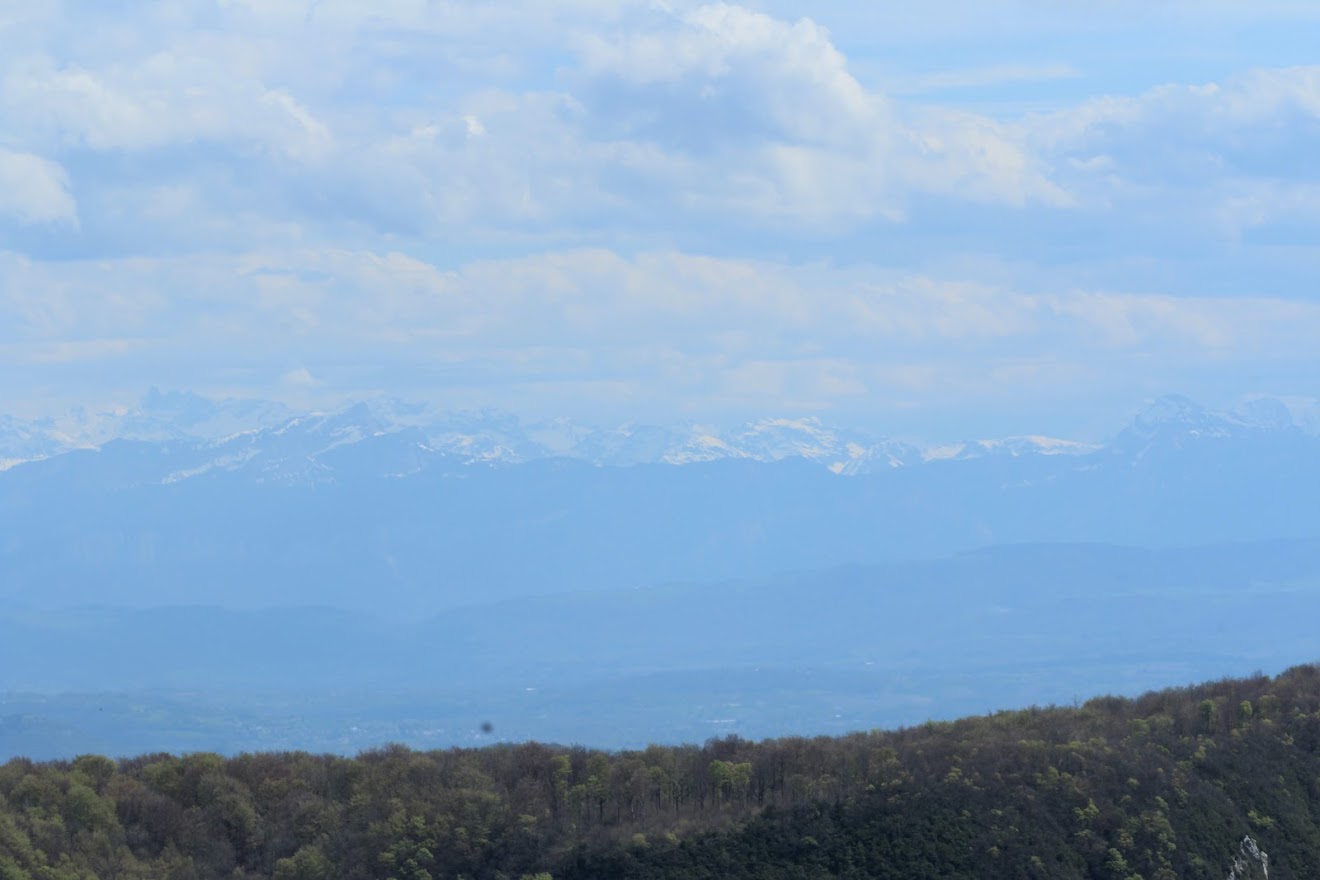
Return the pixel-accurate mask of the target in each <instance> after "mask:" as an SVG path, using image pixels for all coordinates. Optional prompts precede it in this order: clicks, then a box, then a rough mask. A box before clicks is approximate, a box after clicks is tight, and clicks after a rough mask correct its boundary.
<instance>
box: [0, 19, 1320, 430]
mask: <svg viewBox="0 0 1320 880" xmlns="http://www.w3.org/2000/svg"><path fill="white" fill-rule="evenodd" d="M1316 46H1320V4H1316V3H1314V2H1313V0H1306V2H1300V0H1298V2H1287V0H1276V2H1270V0H1261V2H1253V3H1250V4H1247V3H1242V2H1237V0H1234V2H1216V0H1202V2H1190V0H1189V2H1184V0H1160V2H1156V3H1151V2H1136V0H1131V2H1129V0H1104V2H1088V3H1082V2H1077V0H1050V2H1045V0H1002V2H999V3H993V4H990V3H984V2H979V0H978V2H972V0H928V2H925V3H922V4H913V3H901V4H900V3H892V2H888V0H877V2H874V3H856V2H842V0H818V2H814V3H811V4H803V3H798V4H794V3H788V2H781V0H765V2H747V3H744V4H728V3H715V4H703V3H688V2H680V0H669V2H664V0H649V2H609V0H558V2H554V3H550V2H543V0H502V2H499V3H494V2H488V0H482V2H476V0H471V2H428V0H375V2H372V3H365V2H348V0H315V2H309V0H209V2H207V0H169V2H163V3H150V2H137V0H134V2H128V0H99V2H56V0H50V2H42V3H31V2H28V0H0V376H3V377H4V378H3V381H0V413H9V414H14V415H20V416H34V415H42V414H51V413H52V412H54V411H56V410H60V409H63V408H67V407H69V406H72V405H85V406H109V405H124V404H127V403H129V402H131V401H133V400H135V399H137V398H138V397H140V396H141V395H142V394H143V393H144V392H145V391H146V389H148V388H150V387H152V386H158V387H162V388H170V389H188V390H195V391H199V392H201V393H205V394H208V395H214V396H237V397H260V398H269V399H276V400H281V401H285V402H288V403H290V404H292V405H299V406H329V405H334V404H335V403H338V402H342V401H346V400H349V399H355V398H362V397H368V396H374V395H379V394H387V395H394V396H400V397H404V398H408V399H416V400H427V401H431V402H434V403H437V404H440V405H442V406H452V407H454V408H476V407H493V408H499V409H505V410H509V411H512V412H515V413H518V414H521V415H524V416H527V417H532V418H537V417H550V416H568V417H572V418H577V419H581V420H584V421H588V422H593V421H594V422H598V423H609V422H612V421H615V422H617V421H620V420H643V421H651V422H665V421H678V420H702V421H707V422H715V423H720V422H734V421H738V420H742V419H744V418H748V417H753V416H766V415H794V416H798V415H815V416H819V417H821V418H822V419H824V420H827V421H830V422H833V423H838V424H845V425H852V426H856V427H867V428H871V429H879V430H885V431H888V432H890V433H893V434H896V435H909V436H911V435H924V436H931V437H941V436H943V437H947V436H971V435H974V434H977V433H985V434H991V433H1013V432H1020V433H1025V432H1046V433H1054V434H1059V435H1063V436H1075V437H1081V438H1089V437H1096V436H1098V435H1103V434H1104V433H1105V432H1109V431H1112V430H1116V429H1117V428H1118V427H1120V426H1121V422H1122V421H1123V420H1124V419H1125V418H1127V417H1128V416H1130V414H1131V413H1132V412H1133V411H1135V410H1136V409H1138V408H1139V407H1140V406H1141V405H1142V404H1143V403H1144V402H1145V401H1148V400H1150V399H1152V398H1153V397H1156V396H1158V395H1161V394H1164V393H1170V392H1177V393H1184V394H1187V395H1189V396H1191V397H1193V398H1194V399H1197V400H1199V401H1201V402H1203V403H1205V404H1207V405H1211V406H1216V407H1230V406H1233V405H1234V404H1235V403H1237V402H1240V401H1242V400H1246V399H1250V398H1252V397H1255V396H1261V395H1268V396H1277V397H1280V398H1282V399H1284V400H1286V401H1288V402H1289V403H1290V404H1292V405H1295V406H1297V407H1299V408H1305V407H1308V406H1314V404H1315V401H1316V398H1317V397H1318V396H1320V354H1317V352H1318V351H1320V345H1317V340H1320V289H1318V285H1317V281H1318V280H1320V52H1317V50H1316V48H1315V47H1316Z"/></svg>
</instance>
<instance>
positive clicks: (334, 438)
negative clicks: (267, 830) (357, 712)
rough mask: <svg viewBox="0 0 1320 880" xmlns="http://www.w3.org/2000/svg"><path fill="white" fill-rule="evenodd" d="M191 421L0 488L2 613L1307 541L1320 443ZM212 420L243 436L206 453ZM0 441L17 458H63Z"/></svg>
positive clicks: (416, 604)
mask: <svg viewBox="0 0 1320 880" xmlns="http://www.w3.org/2000/svg"><path fill="white" fill-rule="evenodd" d="M185 404H186V407H185V411H186V413H187V414H188V416H189V418H188V419H187V420H185V419H181V421H183V422H185V424H184V425H183V426H182V427H179V428H178V429H177V430H176V429H175V426H173V424H172V423H171V422H170V421H169V419H168V418H166V417H165V416H164V415H163V412H167V411H169V410H168V409H167V408H166V407H164V405H163V404H161V403H159V402H157V403H156V404H154V405H144V406H141V407H138V408H135V409H134V410H133V411H131V412H125V413H120V414H118V415H116V416H115V418H116V419H117V420H118V421H117V422H115V424H119V425H123V426H125V427H124V433H126V434H133V433H136V438H135V437H133V436H125V437H115V438H114V439H109V440H106V441H104V442H100V443H99V444H92V445H91V446H90V447H89V448H72V449H69V451H66V452H63V453H58V449H56V451H55V453H51V454H47V457H46V458H44V459H43V460H40V461H32V462H29V463H27V464H22V465H16V466H12V467H9V468H8V469H7V470H4V471H3V472H2V473H0V602H3V601H35V600H37V599H40V601H43V602H46V601H49V602H54V601H55V600H56V599H57V598H58V600H59V601H60V602H81V603H93V604H95V603H101V602H105V601H107V600H108V598H107V597H115V596H118V597H124V596H131V597H135V598H134V600H133V601H137V602H141V603H145V604H151V603H157V604H159V603H162V602H169V601H172V597H175V596H177V595H182V593H180V592H179V591H180V590H181V589H182V587H181V585H184V584H186V585H187V589H188V592H187V595H189V596H190V597H193V598H191V599H190V601H202V600H201V599H198V598H197V597H198V596H201V597H206V601H215V602H221V601H223V602H230V601H240V600H241V601H242V602H246V603H248V604H249V605H254V606H260V605H261V604H262V603H267V604H268V603H270V602H272V601H275V599H274V598H272V597H277V596H278V597H281V598H280V601H285V602H293V603H295V604H296V603H313V604H318V603H319V604H339V605H341V606H343V607H368V606H374V605H376V604H379V603H382V602H384V603H386V604H392V605H393V606H394V607H397V608H399V609H405V611H404V612H402V613H406V609H416V608H423V607H427V608H435V607H440V606H442V605H444V604H445V603H458V604H461V603H465V602H471V601H473V597H484V598H490V597H494V596H499V597H506V598H507V597H514V596H521V595H525V594H528V593H531V592H547V593H548V592H556V591H562V592H567V591H573V590H580V589H594V588H608V589H615V588H620V587H623V586H627V585H634V586H635V585H638V584H643V583H660V582H680V581H692V580H696V579H699V580H711V579H719V578H728V577H743V576H749V575H755V576H762V575H764V576H769V575H771V574H774V573H775V572H782V571H792V570H806V569H811V568H819V567H823V566H833V565H839V564H844V563H853V562H859V563H866V562H876V561H883V560H893V559H914V558H920V557H922V556H932V555H939V554H946V553H951V552H955V551H960V550H967V549H971V548H974V547H978V546H984V545H987V544H992V543H1010V544H1022V543H1031V542H1041V541H1045V542H1065V543H1071V542H1078V541H1082V542H1107V543H1118V544H1123V543H1127V544H1134V545H1140V546H1160V545H1162V546H1171V545H1189V544H1193V543H1214V542H1220V541H1240V540H1266V539H1275V538H1299V537H1311V536H1315V535H1320V514H1317V507H1316V505H1315V501H1314V487H1315V486H1317V485H1320V437H1316V436H1314V435H1311V434H1308V433H1306V432H1305V431H1303V430H1301V429H1299V428H1298V427H1297V426H1296V425H1295V424H1294V423H1293V422H1292V420H1291V419H1289V418H1286V417H1285V416H1284V413H1283V412H1282V411H1281V410H1280V409H1279V407H1273V406H1270V404H1269V403H1268V402H1264V403H1262V402H1253V404H1252V405H1251V406H1250V407H1248V408H1246V409H1244V410H1243V411H1240V412H1234V413H1216V412H1212V411H1208V410H1206V409H1204V408H1202V407H1199V406H1197V405H1196V404H1194V403H1192V402H1191V401H1187V400H1185V399H1181V398H1167V399H1162V400H1159V401H1156V402H1155V403H1154V404H1153V405H1151V406H1150V407H1148V408H1146V409H1145V410H1143V411H1141V412H1140V413H1138V414H1137V416H1136V417H1135V418H1134V419H1133V421H1132V423H1131V424H1130V425H1128V426H1127V427H1126V428H1125V429H1124V430H1123V431H1121V432H1120V433H1119V434H1118V435H1117V437H1116V438H1115V439H1114V441H1113V442H1111V443H1109V444H1106V445H1105V446H1103V447H1102V448H1100V449H1093V448H1092V447H1089V446H1086V445H1083V444H1079V443H1072V442H1068V441H1065V440H1057V439H1051V438H1044V437H1036V436H1022V437H1009V438H1001V439H990V440H974V441H967V442H960V443H950V444H945V445H930V446H920V445H915V444H913V445H908V444H904V443H900V442H896V441H893V440H889V439H886V438H884V437H873V436H869V435H866V434H863V433H860V432H854V431H848V430H843V429H839V428H836V427H833V426H830V425H828V424H826V423H824V422H822V421H820V420H817V419H814V418H805V419H783V418H774V419H761V420H756V421H753V422H750V423H747V424H744V425H740V426H735V427H732V428H721V427H717V426H710V425H697V424H682V425H670V426H647V425H632V424H630V425H624V426H621V427H616V428H609V429H602V428H592V427H590V426H584V425H580V424H577V423H574V422H570V421H567V420H562V419H561V420H555V421H549V422H523V421H522V420H520V419H517V418H515V417H513V416H510V415H508V414H505V413H499V412H469V413H445V412H438V411H435V410H433V409H431V408H428V407H425V406H418V405H413V404H404V403H400V402H398V401H388V400H373V401H367V402H365V403H359V404H355V405H353V406H349V407H345V408H343V409H338V410H335V411H333V412H326V413H315V414H301V415H292V416H286V417H285V418H282V419H280V420H279V421H278V422H277V423H275V424H269V425H263V424H259V423H258V424H256V425H255V426H254V425H252V424H251V422H252V421H254V420H255V421H257V422H260V421H261V420H263V419H265V418H267V417H268V415H267V414H269V413H270V412H271V410H269V409H264V408H262V407H258V406H239V405H237V404H230V405H227V406H226V407H221V412H220V413H219V414H217V413H215V412H214V411H212V410H210V409H208V408H205V407H202V406H201V405H200V404H198V403H197V401H195V400H189V399H187V398H185V399H184V400H183V401H181V405H185ZM194 405H196V406H198V407H199V408H198V409H196V410H193V409H191V408H190V407H192V406H194ZM175 411H178V410H177V409H176V410H175ZM225 413H228V414H230V415H231V416H234V417H232V418H231V417H227V416H226V417H223V418H222V416H224V414H225ZM245 419H246V420H247V421H245ZM97 424H101V425H106V424H110V422H97ZM221 425H223V426H224V427H225V428H226V429H228V428H233V427H240V428H241V430H238V431H232V432H230V433H227V434H223V435H219V434H217V435H215V436H204V434H203V432H204V431H209V430H211V428H212V427H215V428H218V427H220V426H221ZM201 426H211V427H207V428H203V427H201ZM3 428H4V430H5V431H6V432H7V437H9V438H10V440H9V441H8V442H9V443H10V445H9V447H7V448H10V449H14V448H18V447H19V446H20V445H21V444H27V446H26V447H24V448H27V449H33V448H36V449H44V450H48V451H49V450H51V449H52V448H55V447H58V445H59V444H60V443H61V442H67V441H65V440H61V439H60V438H59V437H57V436H55V435H54V434H52V433H43V426H42V425H36V426H33V425H31V424H29V423H22V422H19V421H18V420H7V421H6V422H4V423H3ZM194 432H196V433H194ZM144 437H146V438H150V439H143V438H144ZM86 441H87V437H86V436H85V435H84V436H83V437H82V438H81V441H80V442H86ZM43 443H44V444H46V445H45V446H44V447H43V446H41V444H43ZM52 444H54V446H52ZM619 465H631V466H619ZM309 487H315V490H314V491H307V489H308V488H309ZM52 585H55V586H52Z"/></svg>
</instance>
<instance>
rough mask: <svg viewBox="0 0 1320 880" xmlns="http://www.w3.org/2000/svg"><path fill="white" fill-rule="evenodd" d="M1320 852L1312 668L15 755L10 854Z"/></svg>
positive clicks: (127, 870) (98, 862) (416, 863)
mask: <svg viewBox="0 0 1320 880" xmlns="http://www.w3.org/2000/svg"><path fill="white" fill-rule="evenodd" d="M1247 837H1250V838H1252V840H1253V841H1255V842H1258V844H1259V846H1260V848H1261V850H1263V851H1265V852H1266V853H1268V855H1269V867H1270V876H1272V877H1274V878H1276V880H1289V878H1312V877H1315V876H1317V875H1318V874H1320V862H1318V860H1317V855H1316V854H1317V853H1320V667H1316V666H1309V665H1308V666H1298V667H1294V668H1292V669H1289V670H1288V671H1286V672H1284V673H1283V674H1282V675H1280V676H1278V677H1277V678H1270V677H1267V676H1263V675H1258V676H1255V677H1250V678H1245V679H1236V680H1227V679H1226V680H1222V681H1217V682H1213V683H1208V684H1204V685H1199V686H1194V687H1185V688H1177V689H1171V690H1165V691H1159V692H1153V693H1148V694H1146V695H1144V696H1141V697H1139V698H1137V699H1125V698H1119V697H1101V698H1097V699H1093V700H1091V701H1089V702H1086V703H1084V704H1082V705H1078V706H1073V707H1049V708H1032V709H1027V710H1023V711H1014V712H1000V713H997V714H993V715H988V716H982V717H975V718H967V719H964V720H960V721H956V722H947V723H931V724H926V725H921V726H917V727H911V728H907V729H901V730H896V731H873V732H870V733H857V734H853V735H850V736H844V737H837V738H824V737H821V738H813V739H804V738H796V737H794V738H783V739H773V740H766V741H763V742H750V741H747V740H742V739H738V738H725V739H713V740H710V741H708V742H707V743H705V744H704V745H701V746H695V745H692V746H680V747H661V746H652V747H650V748H647V749H645V750H641V751H627V752H603V751H593V750H588V749H584V748H577V747H568V746H555V745H545V744H540V743H527V744H521V745H501V746H494V747H489V748H482V749H452V750H447V751H432V752H417V751H411V750H408V749H406V748H403V747H397V746H392V747H387V748H383V749H378V750H373V751H368V752H364V753H362V754H361V755H359V756H358V757H356V758H343V757H333V756H319V755H311V754H305V753H272V754H245V755H240V756H237V757H233V758H224V757H221V756H219V755H215V754H207V753H197V754H190V755H184V756H173V755H164V754H159V755H146V756H141V757H136V758H129V759H123V760H118V761H115V760H111V759H109V758H105V757H99V756H90V755H89V756H83V757H79V758H77V759H76V760H73V761H68V762H50V763H34V762H31V761H27V760H22V759H17V760H12V761H10V762H9V763H7V764H5V765H3V766H2V767H0V878H3V880H73V878H92V877H98V878H106V880H114V878H136V877H152V878H168V880H190V878H209V877H233V878H236V880H238V878H255V877H273V878H279V880H294V878H297V880H313V878H345V880H347V878H358V877H392V878H399V880H427V878H432V880H439V878H459V877H462V878H472V880H503V878H515V880H516V878H523V877H526V876H528V875H533V876H534V875H542V874H549V875H551V876H553V877H554V878H556V880H579V878H580V880H587V878H603V877H621V878H622V877H627V878H632V877H637V878H660V877H665V878H694V880H695V878H714V877H747V878H753V877H755V878H763V877H764V878H818V877H819V878H825V877H846V878H854V877H855V878H861V877H879V878H896V880H897V878H961V877H967V878H971V877H977V878H993V877H1004V878H1009V877H1014V878H1018V877H1052V878H1068V877H1075V878H1106V880H1108V878H1124V880H1131V878H1138V877H1140V878H1148V880H1170V878H1182V877H1188V878H1201V877H1204V878H1222V877H1225V876H1227V874H1228V872H1229V870H1230V868H1231V866H1232V864H1233V861H1234V859H1235V858H1236V857H1237V856H1238V855H1239V853H1240V851H1241V847H1242V845H1243V841H1244V838H1247Z"/></svg>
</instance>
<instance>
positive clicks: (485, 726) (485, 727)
mask: <svg viewBox="0 0 1320 880" xmlns="http://www.w3.org/2000/svg"><path fill="white" fill-rule="evenodd" d="M494 729H495V725H494V724H491V723H490V722H489V721H483V722H481V732H482V733H490V732H491V731H492V730H494Z"/></svg>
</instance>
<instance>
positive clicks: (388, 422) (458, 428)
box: [0, 389, 1316, 482]
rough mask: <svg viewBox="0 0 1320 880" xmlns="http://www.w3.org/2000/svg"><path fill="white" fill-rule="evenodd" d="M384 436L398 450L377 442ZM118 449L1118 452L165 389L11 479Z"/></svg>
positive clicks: (10, 447) (54, 431) (201, 457)
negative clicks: (59, 458)
mask: <svg viewBox="0 0 1320 880" xmlns="http://www.w3.org/2000/svg"><path fill="white" fill-rule="evenodd" d="M1299 416H1300V419H1299V421H1300V423H1301V424H1298V423H1297V421H1295V419H1294V415H1293V413H1292V412H1291V411H1290V410H1289V409H1288V408H1287V407H1286V406H1285V405H1284V404H1282V403H1281V402H1279V401H1277V400H1273V399H1268V398H1262V399H1258V400H1255V401H1252V402H1250V403H1249V404H1246V405H1244V406H1242V407H1240V408H1239V409H1238V410H1237V411H1235V412H1232V413H1215V412H1211V411H1208V410H1205V409H1203V408H1201V407H1199V406H1197V405H1196V404H1194V403H1192V402H1191V401H1189V400H1187V399H1186V398H1182V397H1177V396H1168V397H1164V398H1160V399H1158V400H1157V401H1155V402H1154V403H1153V404H1151V405H1150V406H1148V407H1147V408H1146V409H1144V410H1142V411H1141V412H1140V413H1138V415H1137V416H1136V418H1135V419H1134V421H1133V422H1132V424H1131V425H1130V426H1129V427H1128V428H1127V429H1126V430H1124V431H1122V432H1120V433H1119V435H1118V436H1117V437H1116V438H1115V440H1114V441H1113V442H1112V443H1111V444H1107V446H1108V447H1112V448H1118V449H1122V450H1125V451H1129V452H1130V451H1132V450H1131V449H1130V445H1131V442H1132V441H1133V440H1137V441H1141V440H1142V439H1143V438H1144V439H1145V440H1147V441H1148V440H1151V439H1153V438H1154V437H1155V436H1156V435H1162V436H1163V437H1165V438H1166V439H1167V438H1168V435H1169V434H1170V433H1171V432H1172V433H1185V434H1189V435H1193V436H1200V437H1221V438H1222V437H1230V436H1239V435H1246V434H1253V433H1269V432H1275V433H1277V432H1292V431H1295V432H1297V433H1301V434H1304V435H1306V436H1315V434H1316V432H1315V431H1313V430H1310V429H1309V428H1307V427H1304V426H1307V425H1309V424H1310V422H1308V420H1307V418H1306V413H1300V414H1299ZM381 437H388V438H390V440H389V441H379V440H378V439H376V438H381ZM117 440H118V441H134V442H138V443H149V444H155V445H158V446H162V447H165V448H166V449H167V450H168V451H169V452H170V458H169V461H170V464H171V465H183V466H182V467H178V468H177V469H176V470H172V471H169V472H167V473H164V474H162V475H160V479H162V480H177V479H185V478H187V477H189V476H193V475H196V474H199V473H204V472H206V471H208V470H211V469H215V468H220V469H231V470H240V469H247V470H249V471H251V472H252V473H254V474H258V475H260V477H259V478H262V479H270V480H276V481H284V482H299V481H305V480H312V481H315V480H316V479H317V477H316V476H315V474H317V473H319V474H320V475H321V477H322V478H325V477H328V476H329V473H330V470H331V469H330V468H327V467H324V466H322V467H313V468H311V469H310V470H309V469H308V468H305V467H303V466H302V463H303V462H306V461H311V462H313V463H315V464H319V465H328V464H329V462H328V461H321V459H322V458H323V457H325V456H327V455H329V454H331V453H333V451H334V450H336V449H339V448H340V447H344V446H353V445H357V444H360V443H364V442H367V441H374V445H377V446H380V445H389V446H393V447H396V448H401V449H408V450H410V451H411V453H412V454H413V456H414V458H416V459H418V460H419V461H420V460H422V459H426V458H430V457H437V456H441V457H444V458H446V459H449V460H452V461H456V462H462V463H499V464H505V465H509V464H519V463H525V462H528V461H535V460H539V459H548V458H569V459H576V460H581V461H585V462H588V463H590V464H593V465H598V466H626V465H636V464H691V463H697V462H709V461H717V460H748V461H760V462H771V461H782V460H785V459H803V460H805V461H810V462H815V463H818V464H821V465H823V466H825V467H826V468H828V469H829V470H832V471H833V472H835V473H838V474H847V475H858V474H867V473H876V472H881V471H884V470H888V469H893V468H898V467H907V466H912V465H917V464H922V463H928V462H934V461H947V460H963V459H968V458H978V457H985V456H994V455H1010V456H1022V455H1074V456H1077V455H1087V454H1090V453H1094V452H1097V451H1101V450H1102V449H1104V448H1106V445H1097V444H1093V443H1086V442H1079V441H1075V440H1067V439H1060V438H1054V437H1046V436H1039V435H1032V436H1017V437H1007V438H991V439H980V440H959V441H954V442H945V441H941V442H930V443H921V442H915V441H911V440H898V439H894V438H888V437H883V436H878V435H876V434H874V433H872V432H867V431H859V430H852V429H847V428H841V427H837V426H831V425H827V424H823V423H822V422H821V421H820V419H819V418H816V417H805V418H783V417H776V418H763V419H758V420H755V421H752V422H748V423H746V424H742V425H738V426H734V427H731V428H729V427H725V428H721V427H716V426H710V425H699V424H694V423H684V424H676V425H664V426H661V425H647V424H625V425H621V426H617V427H612V428H599V427H591V426H586V425H582V424H578V423H575V422H573V421H571V420H568V419H556V420H550V421H541V422H531V423H524V422H523V421H522V420H520V419H519V418H518V417H516V416H514V415H512V414H509V413H504V412H500V411H496V410H482V411H476V412H445V411H441V410H438V409H436V408H435V407H432V406H429V405H426V404H420V403H408V402H404V401H399V400H394V399H389V398H377V399H373V400H369V401H362V402H358V403H354V404H351V405H348V406H345V407H342V408H340V409H337V410H334V411H331V412H315V413H296V412H294V411H292V410H290V409H289V408H288V407H286V406H284V405H283V404H279V403H273V402H269V401H257V400H235V399H225V400H212V399H208V398H205V397H202V396H200V395H197V394H194V393H191V392H179V391H174V392H161V391H159V390H155V389H153V390H152V391H151V392H149V393H148V394H147V395H146V396H145V397H144V398H143V399H142V400H141V401H140V402H139V403H138V404H137V405H135V406H133V407H129V408H123V409H119V410H109V411H100V412H91V411H88V410H86V409H74V410H72V411H70V412H69V413H66V414H65V415H64V416H62V417H58V418H56V417H46V418H40V419H28V420H24V419H19V418H15V417H12V416H0V469H8V468H12V467H14V466H16V465H18V464H21V463H24V462H27V461H33V460H40V459H45V458H50V457H52V456H56V455H59V454H61V453H65V452H71V451H75V450H87V449H97V448H103V447H104V446H105V445H106V444H109V443H112V442H113V441H117ZM281 461H282V462H283V463H284V467H281V466H280V464H279V462H281ZM295 461H296V462H298V464H297V465H294V464H293V462H295ZM415 464H417V463H416V462H415ZM417 466H420V464H417Z"/></svg>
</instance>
